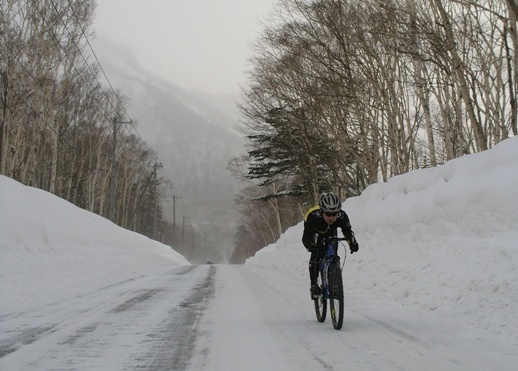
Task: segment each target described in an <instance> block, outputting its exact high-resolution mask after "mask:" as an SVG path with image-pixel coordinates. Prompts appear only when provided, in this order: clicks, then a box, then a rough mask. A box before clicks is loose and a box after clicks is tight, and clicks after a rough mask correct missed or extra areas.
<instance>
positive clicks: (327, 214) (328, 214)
mask: <svg viewBox="0 0 518 371" xmlns="http://www.w3.org/2000/svg"><path fill="white" fill-rule="evenodd" d="M324 214H325V216H337V215H338V213H324Z"/></svg>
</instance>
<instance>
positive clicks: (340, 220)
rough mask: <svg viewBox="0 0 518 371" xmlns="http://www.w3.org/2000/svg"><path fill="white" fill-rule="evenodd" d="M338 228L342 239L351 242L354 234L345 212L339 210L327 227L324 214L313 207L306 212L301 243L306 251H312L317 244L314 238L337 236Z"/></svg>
mask: <svg viewBox="0 0 518 371" xmlns="http://www.w3.org/2000/svg"><path fill="white" fill-rule="evenodd" d="M338 228H341V229H342V233H343V235H344V237H345V238H346V239H347V240H348V241H351V239H352V238H353V236H354V233H353V231H352V230H351V223H350V222H349V217H348V216H347V214H346V212H345V211H343V210H340V211H339V212H338V217H337V218H336V221H335V222H334V223H333V224H331V225H329V224H327V222H326V221H325V220H324V212H323V211H322V210H320V208H319V207H318V206H316V207H313V208H311V209H309V210H308V212H307V213H306V216H305V217H304V233H303V234H302V243H303V244H304V247H305V248H306V249H310V250H311V249H314V248H315V246H316V242H317V239H316V238H315V236H318V237H335V236H336V235H337V234H336V230H337V229H338Z"/></svg>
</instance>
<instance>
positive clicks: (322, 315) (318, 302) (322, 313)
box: [313, 274, 327, 322]
mask: <svg viewBox="0 0 518 371" xmlns="http://www.w3.org/2000/svg"><path fill="white" fill-rule="evenodd" d="M317 283H318V286H319V287H320V292H321V294H320V295H319V296H318V298H315V299H313V301H314V303H315V314H316V316H317V320H318V322H324V321H325V320H326V315H327V299H326V297H325V295H324V282H323V279H322V274H319V275H318V278H317Z"/></svg>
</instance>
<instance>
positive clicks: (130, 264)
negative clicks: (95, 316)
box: [0, 176, 189, 316]
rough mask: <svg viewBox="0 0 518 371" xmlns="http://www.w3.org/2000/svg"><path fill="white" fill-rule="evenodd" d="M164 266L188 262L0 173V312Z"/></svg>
mask: <svg viewBox="0 0 518 371" xmlns="http://www.w3.org/2000/svg"><path fill="white" fill-rule="evenodd" d="M172 264H182V265H184V264H189V262H188V261H187V260H186V259H185V258H184V257H183V256H181V255H180V254H178V253H177V252H175V251H174V250H172V249H171V248H170V247H169V246H165V245H163V244H160V243H158V242H156V241H153V240H151V239H149V238H147V237H145V236H142V235H140V234H138V233H134V232H131V231H128V230H126V229H123V228H120V227H118V226H117V225H115V224H113V223H112V222H111V221H109V220H107V219H105V218H102V217H100V216H98V215H96V214H93V213H90V212H87V211H85V210H82V209H80V208H78V207H76V206H74V205H73V204H71V203H69V202H67V201H65V200H63V199H61V198H59V197H56V196H54V195H52V194H50V193H48V192H45V191H42V190H40V189H36V188H32V187H26V186H23V185H21V184H20V183H18V182H15V181H14V180H12V179H10V178H7V177H5V176H0V316H1V315H5V314H7V313H12V312H19V311H26V310H30V309H33V308H36V307H38V306H42V305H45V304H49V303H52V302H55V301H59V300H61V299H65V298H69V297H71V296H73V295H78V294H81V293H88V292H91V291H92V290H94V289H97V288H99V287H103V286H107V285H110V284H114V283H116V282H119V281H122V280H125V279H130V278H133V277H135V276H138V275H142V274H146V273H147V272H150V271H152V270H154V269H156V268H157V267H163V268H167V267H170V266H171V265H172Z"/></svg>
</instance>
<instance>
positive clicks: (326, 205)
mask: <svg viewBox="0 0 518 371" xmlns="http://www.w3.org/2000/svg"><path fill="white" fill-rule="evenodd" d="M318 205H319V206H320V210H322V211H323V212H325V213H336V212H338V211H340V210H341V209H342V204H341V203H340V198H339V197H338V196H337V195H336V194H335V193H333V192H324V193H322V194H321V195H320V200H319V202H318Z"/></svg>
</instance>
